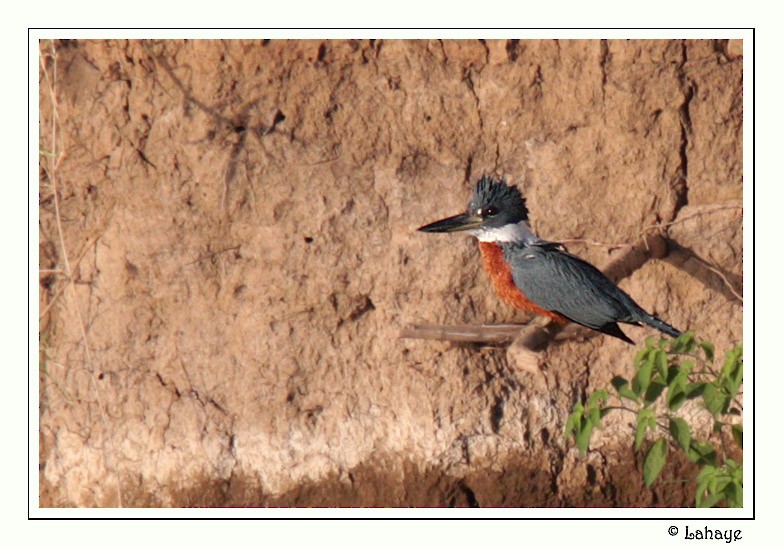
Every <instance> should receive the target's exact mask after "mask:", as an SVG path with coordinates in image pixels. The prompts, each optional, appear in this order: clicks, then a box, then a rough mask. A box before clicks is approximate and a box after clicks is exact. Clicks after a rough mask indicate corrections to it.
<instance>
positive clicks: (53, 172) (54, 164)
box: [39, 40, 123, 507]
mask: <svg viewBox="0 0 784 549" xmlns="http://www.w3.org/2000/svg"><path fill="white" fill-rule="evenodd" d="M50 45H51V52H50V53H48V54H47V53H45V52H44V51H42V52H40V58H39V62H40V66H41V72H43V75H44V79H45V81H46V82H47V84H48V86H49V98H50V101H51V105H52V128H51V138H50V139H51V143H50V144H51V148H52V150H51V151H49V153H50V154H44V155H43V156H46V157H48V158H49V163H50V165H49V167H48V168H47V167H46V166H44V173H45V174H46V176H47V178H48V180H49V183H50V185H51V186H52V195H53V201H54V215H55V224H56V225H57V235H58V239H59V243H60V249H61V250H62V254H63V263H64V266H65V269H64V270H63V271H64V273H63V274H64V276H65V278H66V279H67V282H66V286H67V287H70V288H71V293H72V295H73V303H74V309H75V310H76V317H77V321H78V323H79V329H80V330H81V335H82V344H83V345H84V356H85V362H86V363H87V371H88V372H89V373H90V376H89V378H90V387H91V389H92V390H93V392H94V393H95V399H96V402H97V403H98V410H99V412H100V415H101V422H102V424H103V427H104V436H108V433H109V425H108V422H107V421H106V413H105V411H104V409H105V406H104V403H103V399H102V398H101V393H100V391H99V389H98V386H97V385H96V383H95V378H96V375H97V374H96V371H95V367H94V366H93V361H92V356H91V354H90V345H89V343H88V340H87V332H86V330H85V328H84V326H85V324H84V320H83V317H82V311H81V308H80V307H79V297H78V295H77V293H76V286H75V284H74V280H73V271H72V270H71V264H70V261H69V260H68V251H67V250H66V247H65V239H64V238H63V227H62V222H61V217H60V199H59V196H58V191H57V169H58V167H59V166H60V161H61V160H62V159H63V158H64V153H63V151H62V150H61V151H60V152H59V153H58V152H57V125H58V114H57V113H58V110H57V94H56V93H55V86H56V84H57V50H56V48H55V45H54V40H51V41H50ZM47 57H50V58H51V59H52V74H51V75H50V74H49V71H48V70H47V69H46V62H45V59H46V58H47ZM80 260H81V258H80ZM58 295H59V293H58ZM47 311H48V307H47ZM45 312H46V311H45ZM102 449H103V452H104V461H105V462H106V465H107V467H108V466H109V459H108V456H107V449H106V444H103V445H102ZM115 481H116V483H117V506H118V507H122V506H123V501H122V492H121V489H120V479H119V475H118V474H115Z"/></svg>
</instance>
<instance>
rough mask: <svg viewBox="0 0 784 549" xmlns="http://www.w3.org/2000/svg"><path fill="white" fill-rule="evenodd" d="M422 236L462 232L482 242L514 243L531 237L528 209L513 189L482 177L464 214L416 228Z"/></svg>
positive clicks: (501, 182)
mask: <svg viewBox="0 0 784 549" xmlns="http://www.w3.org/2000/svg"><path fill="white" fill-rule="evenodd" d="M417 230H419V231H422V232H426V233H451V232H458V231H465V232H467V233H468V234H470V235H473V236H475V237H477V238H478V239H479V240H481V241H485V242H516V241H522V240H526V239H527V238H528V237H530V236H533V235H532V234H531V230H530V229H529V228H528V208H527V207H526V206H525V199H524V198H523V196H522V195H521V194H520V191H519V190H517V187H514V186H512V185H507V184H506V183H505V182H504V181H502V180H498V181H495V180H493V179H492V178H491V177H487V176H485V177H482V179H480V180H479V182H478V183H477V184H476V187H474V194H473V196H472V197H471V201H470V202H469V203H468V208H467V209H466V211H465V212H464V213H461V214H458V215H455V216H452V217H448V218H446V219H442V220H440V221H436V222H435V223H430V224H429V225H425V226H423V227H420V228H419V229H417Z"/></svg>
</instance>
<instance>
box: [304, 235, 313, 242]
mask: <svg viewBox="0 0 784 549" xmlns="http://www.w3.org/2000/svg"><path fill="white" fill-rule="evenodd" d="M304 240H305V244H310V243H311V242H313V237H312V236H306V237H305V238H304Z"/></svg>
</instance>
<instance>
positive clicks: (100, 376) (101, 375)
mask: <svg viewBox="0 0 784 549" xmlns="http://www.w3.org/2000/svg"><path fill="white" fill-rule="evenodd" d="M98 379H99V380H103V372H101V373H100V374H98Z"/></svg>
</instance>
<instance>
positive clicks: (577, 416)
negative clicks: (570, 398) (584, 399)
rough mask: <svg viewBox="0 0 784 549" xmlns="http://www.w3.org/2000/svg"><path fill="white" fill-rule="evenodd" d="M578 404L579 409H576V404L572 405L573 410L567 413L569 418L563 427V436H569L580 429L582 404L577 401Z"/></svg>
mask: <svg viewBox="0 0 784 549" xmlns="http://www.w3.org/2000/svg"><path fill="white" fill-rule="evenodd" d="M578 404H579V406H580V408H581V409H580V410H577V405H575V407H574V411H573V412H572V413H571V414H569V419H567V420H566V427H564V436H565V437H567V438H568V437H569V435H571V434H572V433H575V438H576V436H577V435H576V433H577V431H578V430H579V429H580V425H581V424H582V421H583V411H582V404H580V403H578Z"/></svg>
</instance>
